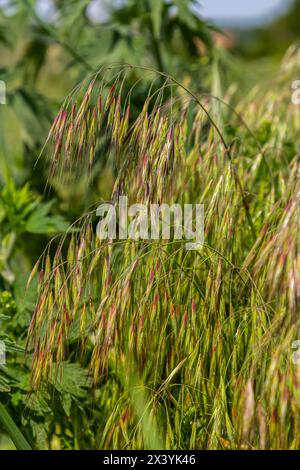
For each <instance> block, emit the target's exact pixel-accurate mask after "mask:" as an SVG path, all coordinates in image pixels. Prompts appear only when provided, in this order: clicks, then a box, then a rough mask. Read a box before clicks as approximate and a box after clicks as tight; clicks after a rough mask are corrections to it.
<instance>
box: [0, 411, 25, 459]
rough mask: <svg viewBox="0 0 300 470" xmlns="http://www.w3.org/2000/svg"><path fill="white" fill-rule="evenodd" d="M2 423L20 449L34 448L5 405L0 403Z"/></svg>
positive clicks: (0, 419)
mask: <svg viewBox="0 0 300 470" xmlns="http://www.w3.org/2000/svg"><path fill="white" fill-rule="evenodd" d="M0 423H1V424H2V426H3V427H4V429H5V431H6V432H7V434H8V435H9V437H10V438H11V440H12V441H13V443H14V444H15V446H16V448H17V449H18V450H32V449H31V447H30V445H29V444H28V442H27V440H26V439H25V437H24V436H23V434H22V433H21V431H20V430H19V428H18V427H17V425H16V424H15V422H14V421H13V419H12V418H11V417H10V415H9V414H8V412H7V411H6V409H5V407H4V406H3V405H2V403H0Z"/></svg>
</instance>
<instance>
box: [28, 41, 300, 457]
mask: <svg viewBox="0 0 300 470" xmlns="http://www.w3.org/2000/svg"><path fill="white" fill-rule="evenodd" d="M299 54H300V52H299V51H297V50H296V49H293V50H291V51H289V53H288V56H287V58H286V59H285V61H284V63H283V66H282V69H281V71H280V73H279V76H278V79H277V80H276V83H274V89H273V90H269V91H268V92H267V93H266V92H262V90H259V89H257V90H254V91H253V93H252V94H251V96H248V97H246V98H243V99H241V102H240V104H238V105H237V108H236V111H234V110H233V109H232V107H231V106H229V105H228V106H227V105H225V104H224V102H223V101H222V102H221V101H220V100H219V101H218V103H219V106H217V107H216V106H215V104H216V99H215V98H213V97H211V96H208V95H206V96H202V97H197V96H195V95H194V94H193V93H192V92H190V91H189V90H187V89H186V88H185V87H183V86H182V85H180V84H179V83H178V82H177V81H176V80H175V79H172V78H171V77H168V76H165V75H163V78H164V84H163V86H161V80H160V81H159V82H160V83H159V86H156V79H157V77H158V76H159V77H160V78H161V75H157V74H156V73H155V72H154V71H149V70H146V69H145V74H152V76H153V83H152V86H151V87H150V90H149V95H148V98H147V99H146V101H145V103H144V105H143V107H142V109H140V111H139V113H136V112H135V113H132V109H131V104H130V103H131V95H132V93H133V87H132V88H129V87H128V86H127V78H128V76H129V75H130V73H131V72H132V70H133V68H132V67H130V66H124V67H107V68H103V69H101V70H100V71H99V72H98V73H97V74H96V75H95V76H94V77H93V78H92V79H91V82H90V83H89V84H88V85H87V86H80V87H78V88H77V89H76V90H75V91H74V92H73V93H71V95H70V96H69V97H68V98H67V100H66V101H65V103H64V104H63V106H62V108H61V110H60V112H59V114H58V116H57V118H56V119H55V122H54V123H53V126H52V128H51V130H50V133H49V136H48V139H47V143H46V146H45V149H44V150H45V151H46V154H47V158H48V160H49V183H50V184H51V182H52V181H53V180H54V179H55V178H61V179H63V180H65V181H66V182H67V181H68V179H69V178H71V177H74V175H75V177H79V178H80V175H81V174H82V173H83V172H84V171H89V170H91V168H92V167H93V165H96V164H97V162H99V161H100V162H102V163H103V162H105V165H106V170H104V169H103V171H106V172H109V173H110V174H111V175H112V179H113V180H114V185H113V187H112V196H111V200H112V201H116V200H117V197H118V196H119V195H124V194H125V195H126V196H128V198H129V200H130V201H132V202H139V203H145V204H149V203H153V202H157V203H161V202H167V203H174V202H177V203H180V204H184V203H185V202H187V203H194V202H197V203H202V204H204V205H205V224H204V226H205V242H204V244H203V246H202V247H201V248H199V249H198V250H197V251H186V250H185V249H184V248H183V242H182V241H179V240H162V239H161V240H132V239H125V240H100V239H99V238H97V236H96V230H95V226H96V218H95V211H93V210H92V211H91V212H90V213H89V214H87V215H86V216H84V217H83V218H82V220H81V221H79V223H78V224H76V230H70V231H69V233H66V235H65V236H64V237H63V239H62V240H61V241H60V242H59V245H58V248H57V250H56V253H55V255H54V256H51V246H49V248H48V250H46V252H45V253H44V255H43V256H42V258H41V259H40V260H39V261H38V263H37V264H36V266H35V268H34V270H33V272H32V274H31V276H30V279H29V281H30V280H31V279H32V278H33V276H35V275H36V273H37V272H38V271H39V288H38V299H37V304H36V309H35V312H34V315H33V318H32V321H31V325H30V328H29V334H28V346H27V347H28V349H29V350H32V351H33V357H34V359H33V365H32V387H38V386H39V385H40V384H41V382H42V381H43V382H44V381H46V382H47V378H48V377H49V376H50V375H51V376H53V371H54V372H55V373H57V374H59V373H60V368H61V367H63V365H64V363H65V361H67V360H72V361H74V360H78V361H82V360H85V361H88V363H89V367H90V374H91V377H92V380H93V383H94V387H95V390H99V391H100V392H99V394H98V395H97V397H98V398H97V399H98V400H99V401H100V403H101V406H102V410H103V413H102V415H101V416H99V435H98V436H97V442H98V446H99V448H106V449H109V448H115V449H116V448H117V449H120V448H127V449H142V448H147V449H149V448H166V449H223V448H226V449H238V448H249V449H279V448H291V449H296V448H300V432H299V431H300V424H299V419H298V416H299V412H300V392H299V387H298V384H299V381H300V372H299V366H297V364H296V363H295V361H292V354H293V350H292V348H291V345H292V342H293V341H294V340H297V339H298V337H299V320H298V316H299V315H298V314H299V305H300V282H299V276H300V274H299V273H300V252H299V237H300V235H299V233H300V232H299V195H300V183H299V155H298V154H297V148H299V140H297V139H298V132H297V129H298V125H299V110H298V109H297V108H296V107H295V106H293V105H292V104H291V101H290V96H289V95H288V93H287V92H286V91H285V90H286V80H287V79H289V77H291V82H292V77H293V74H294V71H295V70H296V64H297V63H299V60H298V56H299ZM283 79H284V82H283ZM230 100H231V96H230V93H228V95H227V97H226V101H228V102H230ZM220 107H221V108H222V129H220V128H219V127H218V126H217V125H216V122H220V119H219V117H218V116H216V115H214V114H213V113H214V112H215V111H216V109H220ZM132 114H133V115H132ZM242 116H243V118H242ZM245 123H247V125H246V124H245ZM250 129H251V131H250ZM102 168H104V167H102ZM105 174H108V173H105ZM108 181H109V179H108ZM99 198H101V194H99ZM83 358H84V359H83Z"/></svg>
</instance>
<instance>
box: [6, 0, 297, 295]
mask: <svg viewBox="0 0 300 470" xmlns="http://www.w3.org/2000/svg"><path fill="white" fill-rule="evenodd" d="M299 26H300V0H290V1H287V0H284V1H283V0H252V1H251V2H240V1H239V0H226V1H225V0H199V1H198V0H111V1H106V0H0V57H1V61H0V80H1V81H2V84H3V83H4V84H5V87H6V104H1V105H0V224H1V229H0V288H2V289H10V288H11V286H15V285H16V282H17V281H16V280H17V278H18V276H20V275H22V276H23V275H24V277H26V275H27V273H28V271H29V270H30V269H31V267H32V263H33V262H34V260H35V259H36V258H37V257H38V256H39V255H40V253H41V250H42V248H43V247H44V246H45V243H46V242H47V240H48V239H49V237H51V236H53V234H55V233H57V232H60V231H62V230H64V229H65V227H66V226H67V225H68V224H69V223H70V222H72V221H74V220H75V219H76V218H77V217H78V216H80V214H82V212H83V211H85V210H87V208H88V207H90V205H91V204H92V203H94V202H95V201H96V200H97V198H99V195H102V196H103V197H109V191H110V184H109V181H110V180H109V176H108V175H106V174H105V173H103V172H102V166H101V161H99V162H98V164H97V165H96V166H95V169H94V170H93V171H94V173H93V175H92V183H91V184H89V185H87V184H86V182H87V180H86V179H85V177H84V176H83V177H82V178H81V180H80V182H78V183H77V185H76V190H74V186H72V184H70V185H69V186H68V185H65V184H64V185H62V184H61V183H60V182H59V181H55V180H53V181H50V183H51V185H49V186H48V189H47V191H46V190H45V187H46V183H47V181H48V173H47V168H46V167H45V165H44V164H43V163H42V160H41V161H40V162H39V164H38V165H35V163H36V160H37V157H38V155H39V153H40V151H41V149H42V146H43V143H44V141H45V139H46V136H47V132H48V131H49V128H50V125H51V122H52V121H53V119H54V116H55V115H56V113H57V111H58V109H59V106H60V105H61V103H62V101H63V99H64V98H65V97H66V95H67V94H68V93H69V92H70V91H71V90H72V88H73V87H74V86H75V85H76V84H78V82H80V81H81V80H82V79H84V78H87V77H89V76H91V74H92V73H93V72H94V71H96V70H97V69H98V68H99V67H100V66H101V65H102V64H108V63H128V62H129V63H131V64H133V65H143V66H148V67H153V68H155V69H159V70H161V71H163V72H165V73H166V74H171V75H173V76H174V77H176V78H177V79H178V80H180V81H182V82H183V83H185V84H186V85H188V86H190V87H191V88H192V89H193V90H194V91H195V92H198V93H200V92H204V91H205V92H207V91H210V92H213V93H214V94H218V95H219V96H220V97H222V94H223V92H224V90H226V89H227V87H228V86H229V85H232V84H233V83H235V84H236V86H237V87H238V89H239V91H240V93H247V91H248V90H250V89H251V87H252V86H253V85H255V84H256V83H257V81H258V80H259V79H260V80H265V81H266V82H268V81H272V77H273V74H274V73H276V67H277V65H278V63H279V62H280V60H281V58H282V57H283V55H284V53H285V51H286V50H287V48H288V47H289V45H290V44H292V43H295V42H297V41H298V40H299V37H298V36H299V34H300V28H299ZM216 70H217V71H218V77H219V78H220V79H219V81H218V83H217V86H216V80H214V77H215V74H214V73H212V72H214V71H216ZM139 77H140V78H141V77H143V80H141V81H140V82H139V86H137V87H135V91H134V94H133V103H134V105H135V106H136V108H138V107H139V106H140V105H141V103H142V102H143V101H144V99H145V96H146V94H147V90H148V86H149V83H148V82H147V78H146V77H145V74H144V73H141V72H140V71H138V70H136V71H133V72H132V76H131V77H129V84H130V80H132V82H133V81H135V80H136V79H137V78H139ZM296 78H297V77H296ZM2 88H3V86H2ZM86 177H87V175H86ZM49 188H50V189H49ZM20 267H22V269H21V270H20Z"/></svg>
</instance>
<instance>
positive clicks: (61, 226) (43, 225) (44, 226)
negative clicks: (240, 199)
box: [26, 201, 68, 234]
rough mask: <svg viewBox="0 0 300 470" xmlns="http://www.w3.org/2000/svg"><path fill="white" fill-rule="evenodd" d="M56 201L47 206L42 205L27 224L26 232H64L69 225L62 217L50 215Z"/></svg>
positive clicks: (48, 203)
mask: <svg viewBox="0 0 300 470" xmlns="http://www.w3.org/2000/svg"><path fill="white" fill-rule="evenodd" d="M53 203H54V201H49V202H47V203H46V204H40V205H39V207H38V208H37V209H36V210H35V211H34V212H33V213H32V214H31V215H30V217H29V218H28V220H27V223H26V231H27V232H30V233H36V234H42V233H56V232H64V231H65V230H67V228H68V224H67V222H66V221H65V219H64V218H63V217H61V216H60V215H49V212H50V210H51V207H52V205H53Z"/></svg>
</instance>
